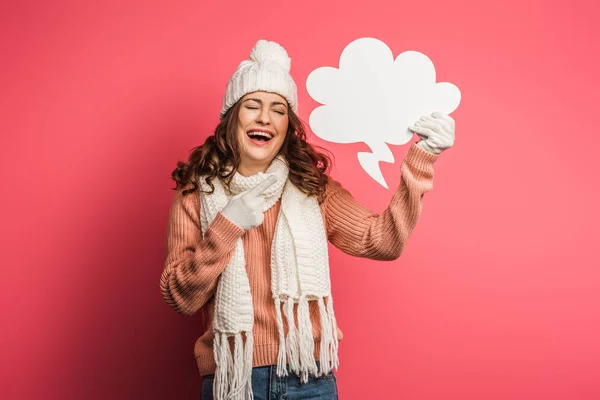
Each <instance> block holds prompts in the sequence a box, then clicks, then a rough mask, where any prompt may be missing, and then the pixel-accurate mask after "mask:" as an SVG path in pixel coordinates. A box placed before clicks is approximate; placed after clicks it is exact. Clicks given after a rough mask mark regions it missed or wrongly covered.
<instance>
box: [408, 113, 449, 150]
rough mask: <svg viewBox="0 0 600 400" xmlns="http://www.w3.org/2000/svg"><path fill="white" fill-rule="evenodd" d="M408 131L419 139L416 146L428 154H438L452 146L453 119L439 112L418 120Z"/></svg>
mask: <svg viewBox="0 0 600 400" xmlns="http://www.w3.org/2000/svg"><path fill="white" fill-rule="evenodd" d="M408 129H410V130H411V131H413V132H415V133H416V134H417V135H419V137H420V138H421V140H419V141H418V142H417V146H419V147H420V148H422V149H423V150H425V151H427V152H429V153H433V154H440V153H441V152H442V151H444V150H446V149H449V148H450V147H452V145H453V144H454V119H452V117H450V116H449V115H446V114H443V113H441V112H437V111H436V112H434V113H432V114H431V117H429V116H424V117H421V118H419V120H417V122H415V124H414V125H411V126H409V127H408Z"/></svg>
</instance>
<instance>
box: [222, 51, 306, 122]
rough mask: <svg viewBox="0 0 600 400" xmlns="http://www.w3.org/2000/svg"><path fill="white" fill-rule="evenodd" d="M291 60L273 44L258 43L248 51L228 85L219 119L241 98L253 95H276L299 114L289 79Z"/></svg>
mask: <svg viewBox="0 0 600 400" xmlns="http://www.w3.org/2000/svg"><path fill="white" fill-rule="evenodd" d="M291 63H292V60H291V59H290V57H288V54H287V51H286V50H285V49H284V48H283V47H282V46H281V45H280V44H279V43H276V42H271V41H268V40H263V39H261V40H259V41H258V42H256V44H255V45H254V47H253V48H252V50H251V51H250V58H249V59H248V60H244V61H242V62H241V63H240V65H239V66H238V68H237V70H236V71H235V73H234V74H233V75H232V76H231V78H230V79H229V82H228V83H227V90H226V91H225V96H224V97H223V106H222V107H221V117H223V116H224V115H225V113H226V112H227V110H229V109H230V108H231V107H232V106H233V105H234V104H235V103H236V102H237V101H238V100H239V99H241V98H242V97H244V95H246V94H248V93H252V92H256V91H264V92H271V93H277V94H278V95H280V96H282V97H284V98H285V99H286V100H287V102H288V104H289V106H290V108H291V109H292V110H293V111H294V112H295V113H298V93H297V88H296V83H295V82H294V79H293V78H292V77H291V75H290V68H291Z"/></svg>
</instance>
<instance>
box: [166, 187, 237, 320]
mask: <svg viewBox="0 0 600 400" xmlns="http://www.w3.org/2000/svg"><path fill="white" fill-rule="evenodd" d="M189 186H191V185H189ZM182 191H183V189H182V188H180V189H178V190H177V191H176V193H175V195H174V197H173V201H172V203H171V209H170V212H169V222H168V227H167V235H166V241H165V245H166V260H165V266H164V270H163V272H162V276H161V279H160V290H161V292H162V296H163V298H164V300H165V301H166V303H167V304H168V305H169V306H170V307H171V308H173V309H175V310H176V311H177V312H179V313H181V314H183V315H191V314H194V313H195V312H197V311H198V310H200V308H202V306H203V305H204V304H206V303H207V302H208V301H209V300H210V298H211V297H212V296H213V294H214V293H215V290H216V287H217V282H218V280H219V277H220V275H221V273H222V272H223V271H224V270H225V268H226V267H227V264H228V263H229V260H230V259H231V256H232V254H233V250H234V248H235V242H236V240H237V239H238V238H240V237H242V235H243V234H244V232H245V231H244V230H243V229H241V228H239V227H238V226H236V225H235V224H233V223H232V222H231V221H229V220H228V219H227V218H226V217H224V216H223V214H221V213H220V212H219V213H218V214H217V216H216V217H215V219H214V221H213V222H212V223H211V225H210V226H209V227H208V229H207V230H206V234H205V235H204V236H205V237H202V236H203V235H202V227H201V225H200V198H199V196H198V192H194V193H190V194H187V195H186V196H183V194H182Z"/></svg>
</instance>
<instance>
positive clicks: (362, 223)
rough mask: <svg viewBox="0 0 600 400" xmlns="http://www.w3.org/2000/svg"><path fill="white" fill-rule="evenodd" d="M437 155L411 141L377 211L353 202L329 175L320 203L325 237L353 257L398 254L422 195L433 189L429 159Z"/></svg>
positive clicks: (383, 257) (386, 257) (416, 216)
mask: <svg viewBox="0 0 600 400" xmlns="http://www.w3.org/2000/svg"><path fill="white" fill-rule="evenodd" d="M438 157H439V156H438V155H435V154H431V153H428V152H426V151H425V150H423V149H421V148H420V147H418V146H416V145H415V143H413V144H412V145H411V147H410V149H409V151H408V154H407V155H406V158H405V159H404V160H403V162H402V165H401V167H400V170H401V179H400V184H399V186H398V189H397V190H396V192H395V193H394V196H393V197H392V200H391V201H390V204H389V206H388V207H387V209H386V210H385V211H384V212H383V213H381V214H375V213H373V212H371V211H370V210H368V209H367V208H366V207H364V206H362V205H361V204H359V203H357V202H356V200H354V198H353V197H352V194H350V192H349V191H348V190H346V189H345V188H343V187H342V185H341V184H340V183H339V182H336V181H334V180H333V179H330V182H329V184H328V188H327V196H326V199H325V201H324V202H323V203H322V204H321V210H322V212H323V215H324V216H325V218H326V225H327V237H328V239H329V241H330V242H331V243H332V244H333V245H334V246H335V247H337V248H339V249H340V250H342V251H343V252H344V253H347V254H350V255H353V256H356V257H365V258H371V259H374V260H388V261H389V260H395V259H397V258H398V257H400V254H401V253H402V251H403V250H404V246H405V245H406V242H407V241H408V238H409V237H410V235H411V233H412V231H413V229H414V227H415V225H416V224H417V221H418V219H419V215H420V214H421V209H422V207H423V195H424V194H425V193H426V192H428V191H430V190H432V189H433V163H434V162H435V161H436V160H437V158H438Z"/></svg>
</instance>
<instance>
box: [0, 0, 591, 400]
mask: <svg viewBox="0 0 600 400" xmlns="http://www.w3.org/2000/svg"><path fill="white" fill-rule="evenodd" d="M84 3H85V2H75V1H73V2H66V1H53V2H49V1H37V2H27V3H25V2H14V4H13V5H7V4H3V5H2V6H1V7H2V8H1V9H0V30H1V35H0V41H1V43H0V46H1V47H0V50H1V54H2V61H1V62H0V69H1V71H2V72H1V75H0V87H1V90H0V93H1V96H0V112H1V116H0V124H1V125H0V130H1V132H2V136H1V138H2V139H1V146H0V149H1V150H0V151H1V157H0V162H1V163H2V169H1V171H2V186H3V191H2V196H1V199H2V207H1V208H0V210H1V212H2V216H1V217H2V218H1V225H2V241H1V243H2V262H1V265H2V284H1V285H2V289H1V290H0V296H1V297H0V300H1V301H2V308H1V310H2V311H1V312H2V315H1V320H0V324H1V325H2V328H1V329H0V343H1V345H2V349H1V351H0V357H1V365H0V398H2V399H41V398H44V399H150V398H152V399H167V398H168V399H198V398H199V393H200V378H199V375H198V373H197V370H196V367H195V363H194V359H193V344H194V341H195V339H196V338H197V337H198V336H199V335H200V333H201V331H200V329H201V327H200V318H199V316H193V317H187V318H186V317H183V316H180V315H179V314H177V313H176V312H175V311H173V310H171V309H169V308H168V307H167V305H166V304H165V303H164V302H163V300H162V298H161V295H160V291H159V287H158V284H159V278H160V274H161V272H162V268H163V261H164V234H165V230H166V224H167V214H168V208H169V205H170V201H171V198H172V195H173V192H172V191H171V190H170V188H171V187H173V182H172V181H171V180H170V174H171V171H172V170H173V168H174V167H175V165H176V162H177V161H178V160H183V159H187V155H188V151H189V150H190V149H191V148H192V147H194V146H196V145H198V144H200V143H202V142H203V141H204V139H205V138H206V137H207V136H208V135H209V134H211V133H212V131H213V129H214V126H215V124H216V122H217V118H218V112H219V109H220V105H221V103H220V102H221V96H222V94H223V91H224V87H225V84H226V82H227V79H228V78H229V76H230V75H231V73H233V71H234V70H235V67H236V66H237V64H238V63H239V62H240V61H241V60H242V59H243V58H245V57H246V56H247V54H248V53H249V51H250V49H251V47H252V45H253V44H254V43H255V41H256V40H257V39H259V38H266V39H270V40H276V41H278V42H280V43H281V44H283V45H284V46H285V47H286V49H287V50H288V52H289V53H290V56H291V57H292V74H293V76H294V77H295V79H296V81H297V82H298V86H299V97H300V115H301V117H302V118H303V119H304V120H307V119H308V116H309V114H310V111H311V110H312V109H313V108H314V107H315V106H316V105H317V104H316V103H315V102H314V101H312V99H310V97H309V96H308V94H307V92H306V88H305V86H304V83H305V80H306V77H307V76H308V74H309V73H310V72H311V71H312V70H314V69H315V68H318V67H321V66H324V65H331V66H337V61H338V57H339V55H340V53H341V51H342V50H343V48H344V47H345V46H346V45H347V44H348V43H350V42H351V41H353V40H355V39H357V38H360V37H376V38H378V39H381V40H383V41H384V42H386V43H387V44H388V45H389V46H390V48H391V49H392V51H393V52H394V54H396V55H397V54H399V53H401V52H402V51H405V50H417V51H420V52H423V53H425V54H426V55H427V56H429V57H430V58H431V60H432V61H433V63H434V64H435V66H436V69H437V73H438V81H450V82H453V83H455V84H456V85H457V86H458V87H459V88H460V89H461V91H462V95H463V100H462V102H461V105H460V106H459V108H458V110H457V111H456V112H455V113H454V114H453V117H454V118H455V119H456V124H457V131H456V135H457V136H456V138H457V139H456V143H455V147H454V148H453V149H451V150H449V151H448V152H446V153H444V154H443V155H442V157H441V158H440V159H439V161H438V162H437V163H436V164H435V168H436V176H435V182H434V190H433V191H432V192H430V193H428V194H427V195H426V198H425V205H424V209H423V214H422V217H421V219H420V221H419V223H418V225H417V228H416V230H415V231H414V234H413V236H412V237H411V240H410V242H409V244H408V246H407V248H406V251H405V252H404V254H403V255H402V256H401V258H400V259H398V260H397V261H394V262H388V263H384V262H374V261H369V260H364V259H356V258H352V257H350V256H347V255H345V254H343V253H341V252H340V251H338V250H337V249H335V248H333V247H331V258H332V260H331V264H332V270H333V271H332V275H333V276H332V279H333V292H334V296H335V297H336V305H337V310H338V311H337V314H338V319H339V324H340V327H341V328H342V330H343V331H344V333H345V338H344V340H343V342H342V345H341V349H340V358H341V368H340V370H339V371H338V385H339V391H340V398H341V399H346V400H349V399H375V398H393V399H406V400H417V399H418V400H440V399H444V400H447V399H448V400H453V399H456V400H458V399H460V400H475V399H477V400H479V399H486V400H495V399H498V400H500V399H502V400H506V399H512V400H520V399H528V400H529V399H545V400H550V399H552V400H554V399H576V400H584V399H598V398H600V372H599V371H600V341H599V340H598V337H600V299H599V296H600V294H599V293H600V271H599V267H600V262H599V261H598V256H597V249H598V243H597V240H598V238H599V237H600V232H599V228H598V226H599V225H598V222H600V221H599V220H600V218H599V212H598V206H597V205H598V204H600V198H599V197H600V196H599V191H598V182H599V179H598V177H597V174H598V172H599V168H598V162H597V157H598V155H597V153H598V151H597V150H598V146H600V139H599V137H600V134H599V133H598V132H599V128H598V125H599V117H598V104H599V102H598V92H599V89H600V87H599V85H598V83H597V78H598V71H599V70H600V62H599V60H598V54H599V51H598V50H599V49H598V44H597V43H598V40H599V39H600V29H599V28H598V26H599V25H598V23H597V22H598V18H600V13H599V10H600V7H599V6H598V5H597V2H594V1H591V0H590V1H575V2H571V1H566V0H565V1H541V0H540V1H523V0H520V1H513V0H506V1H502V2H485V5H483V2H478V1H454V2H447V1H441V0H440V1H415V2H412V3H408V2H402V3H401V2H395V1H387V2H384V1H379V0H370V1H365V2H353V3H349V2H347V1H339V2H326V4H321V3H320V2H317V1H298V2H296V3H289V2H264V3H263V2H241V1H236V2H231V1H229V2H206V1H204V2H202V1H198V2H190V1H180V2H158V1H144V2H142V1H140V2H137V3H134V2H117V1H111V2H103V5H101V6H100V5H95V6H92V5H90V4H87V3H86V4H84ZM98 3H100V2H98ZM217 3H219V4H217ZM416 139H417V138H416V136H415V139H414V140H416ZM310 140H311V142H313V143H315V144H319V145H324V146H325V147H327V148H329V149H330V150H332V151H333V152H334V153H335V154H336V157H337V163H336V167H335V168H334V170H333V173H332V174H333V176H334V177H335V178H337V179H338V180H340V181H341V182H342V183H343V184H344V185H345V186H346V187H347V188H348V189H349V190H350V191H351V192H352V193H353V194H354V196H355V198H356V199H357V200H358V201H360V202H361V203H363V204H364V205H366V206H367V207H369V208H370V209H372V210H373V211H376V212H380V211H383V210H384V209H385V207H386V206H387V204H388V201H389V199H390V198H391V192H390V191H387V190H385V189H384V188H382V187H381V186H379V185H378V184H377V183H375V182H374V181H373V180H371V179H370V178H369V177H368V176H367V175H366V173H365V172H364V171H363V170H362V169H361V168H360V166H359V164H358V161H357V159H356V153H357V152H358V151H364V150H366V146H365V145H364V144H354V145H340V144H333V143H326V142H323V141H321V140H320V139H319V138H317V137H315V136H314V135H311V138H310ZM407 149H408V146H396V147H393V149H392V151H393V152H394V154H395V155H396V158H397V163H396V164H394V165H392V164H383V166H382V169H383V174H384V176H385V177H386V180H387V181H388V183H389V184H390V187H391V188H392V189H395V187H397V184H398V182H399V179H400V175H399V163H400V162H401V160H402V158H403V157H404V156H405V154H406V151H407Z"/></svg>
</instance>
